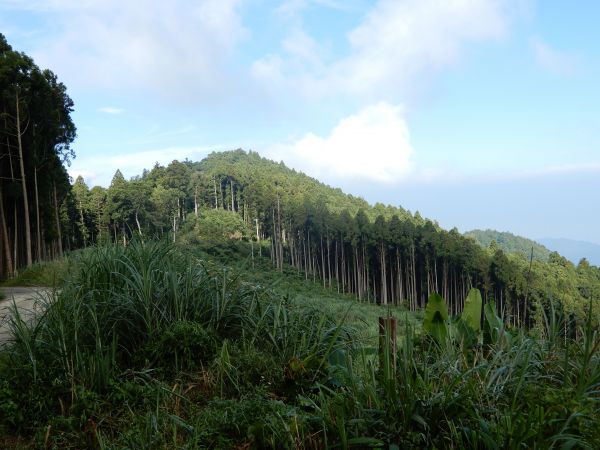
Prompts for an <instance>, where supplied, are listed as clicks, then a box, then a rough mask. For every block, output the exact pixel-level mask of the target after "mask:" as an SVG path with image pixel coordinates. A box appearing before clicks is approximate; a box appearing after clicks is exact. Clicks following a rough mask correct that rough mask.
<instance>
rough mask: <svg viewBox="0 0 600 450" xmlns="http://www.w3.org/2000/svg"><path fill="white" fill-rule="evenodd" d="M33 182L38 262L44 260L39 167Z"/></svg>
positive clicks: (35, 169) (35, 171) (34, 173)
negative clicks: (38, 178)
mask: <svg viewBox="0 0 600 450" xmlns="http://www.w3.org/2000/svg"><path fill="white" fill-rule="evenodd" d="M33 181H34V186H35V225H36V228H37V235H36V237H37V249H36V250H37V252H36V254H37V260H38V261H40V260H41V259H42V227H41V224H40V199H39V195H38V181H37V167H35V168H34V169H33Z"/></svg>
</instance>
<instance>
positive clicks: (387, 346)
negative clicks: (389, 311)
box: [379, 317, 398, 369]
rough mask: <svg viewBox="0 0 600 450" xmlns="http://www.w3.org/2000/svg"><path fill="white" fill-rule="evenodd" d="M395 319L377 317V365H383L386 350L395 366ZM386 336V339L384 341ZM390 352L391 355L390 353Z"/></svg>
mask: <svg viewBox="0 0 600 450" xmlns="http://www.w3.org/2000/svg"><path fill="white" fill-rule="evenodd" d="M397 322H398V321H397V319H396V318H395V317H379V367H380V368H382V369H383V368H384V367H385V364H384V363H385V358H386V352H387V353H388V355H387V357H390V356H391V358H390V361H391V363H392V367H393V368H394V369H395V368H396V352H397V347H396V329H397V325H398V323H397ZM386 338H387V339H388V341H387V342H386ZM390 353H391V355H390Z"/></svg>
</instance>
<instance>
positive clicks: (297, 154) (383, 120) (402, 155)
mask: <svg viewBox="0 0 600 450" xmlns="http://www.w3.org/2000/svg"><path fill="white" fill-rule="evenodd" d="M412 154H413V148H412V146H411V144H410V136H409V132H408V127H407V125H406V122H405V120H404V118H403V117H402V111H401V108H399V107H397V106H393V105H390V104H388V103H383V102H382V103H377V104H374V105H370V106H368V107H366V108H364V109H362V110H361V111H359V112H358V113H357V114H355V115H351V116H349V117H346V118H343V119H342V120H340V121H339V123H338V124H337V125H336V126H335V127H334V128H333V129H332V130H331V132H330V133H329V135H327V136H318V135H316V134H313V133H308V134H306V135H305V136H303V137H302V138H301V139H298V140H296V141H294V142H290V143H287V144H280V145H277V146H274V147H272V148H271V149H269V150H268V151H267V156H268V157H270V158H273V159H275V160H283V161H284V162H285V163H287V164H289V165H291V166H292V167H294V168H297V169H300V170H302V171H304V172H306V173H308V174H309V175H311V176H314V177H317V178H319V179H322V180H323V179H325V180H328V181H332V180H333V181H335V180H336V179H337V180H339V179H341V178H351V179H357V180H371V181H376V182H383V183H391V182H394V181H399V180H400V179H402V178H404V177H405V176H407V175H408V174H409V173H410V172H411V170H412V167H413V164H412V161H411V157H412Z"/></svg>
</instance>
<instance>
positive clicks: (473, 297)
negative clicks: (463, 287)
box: [460, 288, 483, 332]
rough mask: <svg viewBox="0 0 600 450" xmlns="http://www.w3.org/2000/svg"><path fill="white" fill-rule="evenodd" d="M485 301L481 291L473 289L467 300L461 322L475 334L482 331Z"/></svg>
mask: <svg viewBox="0 0 600 450" xmlns="http://www.w3.org/2000/svg"><path fill="white" fill-rule="evenodd" d="M482 305H483V301H482V299H481V292H480V291H479V289H475V288H471V289H470V290H469V294H468V295H467V298H466V299H465V306H464V308H463V312H462V315H461V316H460V318H461V320H462V321H463V322H464V323H465V324H466V325H467V326H468V327H469V328H470V329H471V330H473V331H474V332H479V330H481V309H482Z"/></svg>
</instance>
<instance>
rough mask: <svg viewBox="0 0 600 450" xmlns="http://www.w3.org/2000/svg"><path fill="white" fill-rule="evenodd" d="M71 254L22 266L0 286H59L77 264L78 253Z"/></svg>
mask: <svg viewBox="0 0 600 450" xmlns="http://www.w3.org/2000/svg"><path fill="white" fill-rule="evenodd" d="M80 253H81V252H74V253H73V254H71V255H69V256H67V257H65V258H62V259H59V260H55V261H44V262H40V263H35V264H33V265H32V266H31V267H28V268H24V269H23V270H22V271H21V272H19V273H18V274H17V275H16V276H15V277H13V278H10V279H8V280H5V281H3V282H2V283H0V286H6V287H11V286H42V287H59V286H61V285H62V283H63V282H64V280H65V279H66V278H67V277H68V276H69V273H70V272H71V271H72V270H75V269H74V267H75V266H76V264H77V259H78V255H79V254H80Z"/></svg>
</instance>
